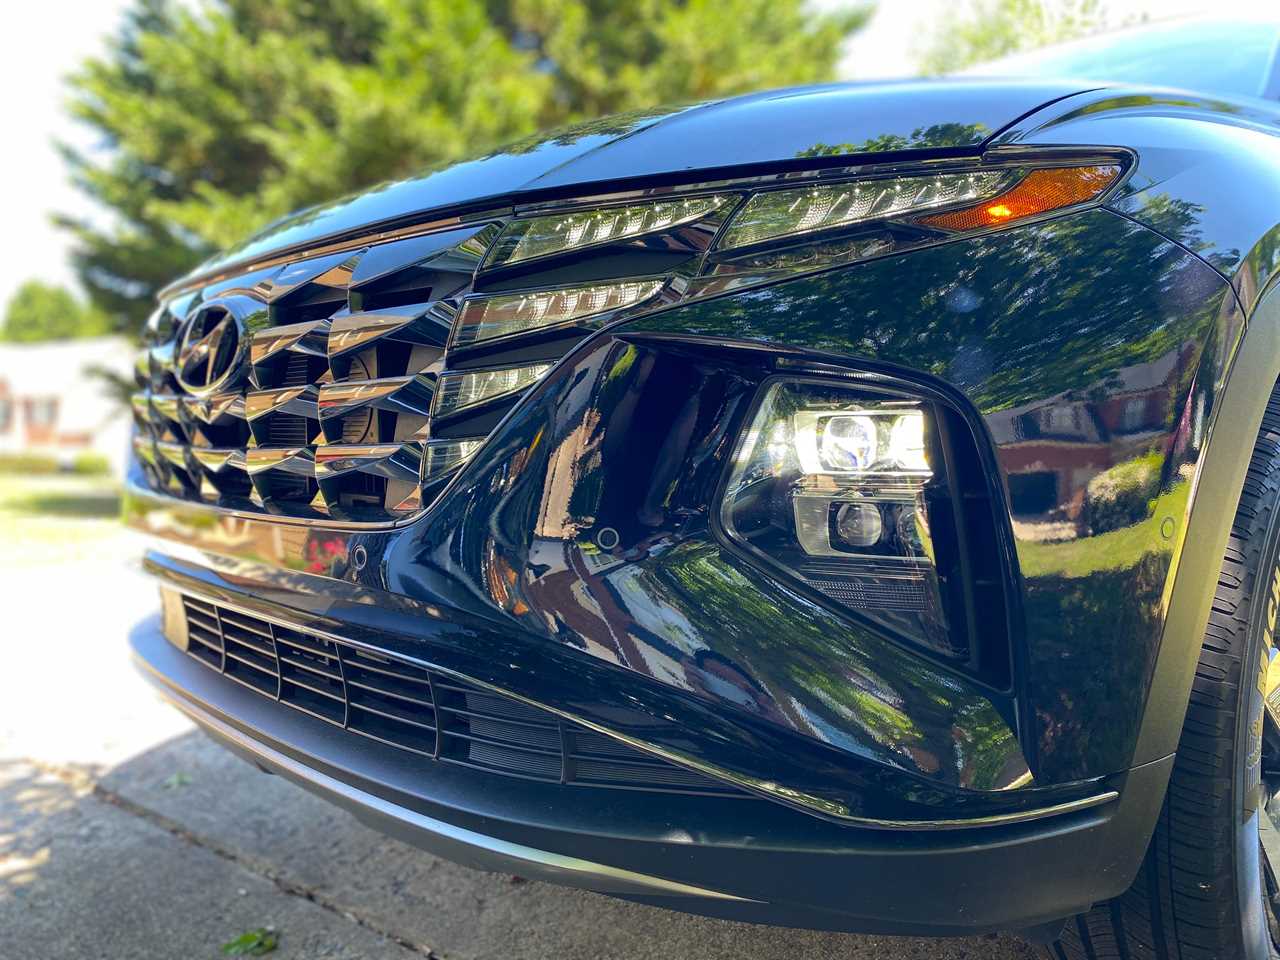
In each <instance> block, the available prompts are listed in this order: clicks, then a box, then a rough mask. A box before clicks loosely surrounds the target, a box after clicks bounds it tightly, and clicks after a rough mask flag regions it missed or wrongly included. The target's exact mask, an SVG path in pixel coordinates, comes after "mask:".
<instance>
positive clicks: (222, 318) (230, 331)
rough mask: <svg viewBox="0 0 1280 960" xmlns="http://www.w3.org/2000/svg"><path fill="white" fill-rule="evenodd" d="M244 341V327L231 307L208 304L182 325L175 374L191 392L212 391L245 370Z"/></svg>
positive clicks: (179, 381) (198, 393) (205, 392)
mask: <svg viewBox="0 0 1280 960" xmlns="http://www.w3.org/2000/svg"><path fill="white" fill-rule="evenodd" d="M244 343H245V337H244V328H243V327H242V326H241V325H240V321H239V320H238V319H237V318H236V317H235V316H234V315H233V314H232V313H231V311H230V310H228V309H227V308H226V307H224V306H221V305H219V304H207V305H205V306H203V307H201V308H200V309H199V310H197V311H196V312H195V313H194V314H193V315H192V316H191V318H190V319H189V320H187V321H186V323H185V324H184V325H183V327H182V331H181V333H180V334H179V336H178V349H177V357H176V358H175V361H174V377H175V378H176V379H177V381H178V383H179V384H180V385H181V386H182V388H183V389H184V390H186V391H187V392H188V393H193V394H196V395H197V396H200V395H203V394H208V393H213V392H214V391H216V390H218V389H220V388H221V387H224V386H226V385H227V384H228V383H229V382H230V381H231V380H233V379H234V378H235V377H237V376H238V375H239V374H240V373H241V372H242V367H243V363H242V361H243V355H244V350H243V346H244Z"/></svg>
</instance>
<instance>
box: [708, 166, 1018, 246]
mask: <svg viewBox="0 0 1280 960" xmlns="http://www.w3.org/2000/svg"><path fill="white" fill-rule="evenodd" d="M1018 173H1019V172H1018V171H1014V170H986V171H972V172H968V173H940V174H935V175H933V176H923V177H921V176H917V177H895V178H892V179H887V180H853V181H848V182H845V183H831V184H816V185H814V186H809V187H803V188H800V189H797V190H770V191H767V192H765V193H757V194H756V195H755V196H753V197H752V198H751V199H750V200H749V201H748V202H747V204H746V206H745V207H743V208H742V210H741V211H740V212H739V213H738V214H737V216H735V217H734V218H733V220H732V222H730V224H729V228H728V229H727V230H726V231H725V235H724V237H723V239H722V240H721V242H720V247H721V248H722V249H730V248H733V247H745V246H749V245H751V244H754V243H762V242H764V241H766V240H775V239H778V238H779V237H787V236H792V235H794V234H803V233H813V232H815V231H818V230H831V229H834V228H836V227H847V226H851V225H853V224H858V223H865V222H868V221H872V220H884V219H888V218H891V217H898V216H901V215H902V214H905V213H910V212H914V211H918V210H930V209H933V208H935V207H940V206H950V205H953V204H957V203H968V202H972V201H974V200H977V199H980V198H983V197H991V196H994V195H995V194H997V193H998V192H999V191H1000V190H1001V189H1003V188H1004V187H1006V186H1007V185H1008V184H1009V183H1010V182H1012V181H1013V180H1014V179H1016V177H1017V176H1018Z"/></svg>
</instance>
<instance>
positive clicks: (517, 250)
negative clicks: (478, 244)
mask: <svg viewBox="0 0 1280 960" xmlns="http://www.w3.org/2000/svg"><path fill="white" fill-rule="evenodd" d="M731 199H733V196H732V195H724V194H721V195H718V196H710V197H689V198H687V199H681V200H655V201H652V202H649V203H637V204H631V205H629V206H624V207H601V208H600V209H597V210H581V211H575V212H572V213H561V214H556V215H554V216H550V217H531V218H529V219H527V220H515V221H513V222H512V223H511V224H510V226H508V227H507V229H506V230H504V231H503V233H502V236H501V237H499V238H498V242H497V244H496V245H495V246H494V249H493V252H492V253H491V254H490V255H489V260H488V262H487V263H486V264H485V265H486V266H488V267H496V266H500V265H503V264H511V263H519V262H520V261H523V260H534V259H537V258H539V257H549V256H551V255H552V254H555V253H564V252H565V251H567V250H580V249H582V248H584V247H592V246H596V245H597V244H601V243H613V242H616V241H618V240H628V239H631V238H633V237H640V236H644V235H645V234H648V233H657V232H658V231H660V230H669V229H671V228H672V227H675V226H679V225H680V224H682V223H692V222H693V221H694V220H700V219H702V218H703V217H705V216H707V214H709V213H712V212H713V211H715V210H718V209H719V208H720V207H722V206H724V205H725V204H726V203H728V202H729V201H730V200H731Z"/></svg>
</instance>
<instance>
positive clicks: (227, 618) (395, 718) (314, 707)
mask: <svg viewBox="0 0 1280 960" xmlns="http://www.w3.org/2000/svg"><path fill="white" fill-rule="evenodd" d="M183 609H184V612H185V614H186V625H187V639H188V645H187V652H188V653H189V654H190V655H191V656H193V657H194V658H195V659H197V660H199V661H200V662H201V663H203V664H205V665H206V666H209V667H211V668H213V669H214V670H217V671H218V672H219V673H221V674H222V675H223V676H225V677H228V678H229V679H231V680H234V681H236V682H237V683H240V684H243V685H244V686H246V687H249V688H250V689H252V690H256V691H257V692H258V693H260V694H262V695H264V696H266V697H269V698H271V699H274V700H276V701H278V702H280V703H283V704H285V705H287V706H290V707H293V708H294V709H295V710H301V711H302V712H303V713H308V714H310V715H311V716H313V717H318V718H319V719H321V720H325V721H327V722H329V723H332V724H334V725H335V726H340V727H343V728H344V729H346V730H349V731H350V732H351V733H355V734H359V735H360V736H363V737H368V738H369V739H370V740H377V741H378V742H380V743H385V744H387V745H389V746H392V747H396V748H397V749H400V750H405V751H407V752H409V753H413V754H417V755H419V756H422V757H428V758H431V759H434V760H440V761H442V762H445V763H455V764H460V765H463V766H468V767H474V768H478V769H482V770H487V771H489V772H491V773H498V774H503V775H506V776H512V777H523V778H526V779H531V780H542V781H546V782H548V783H564V784H571V785H576V786H592V787H612V788H621V789H630V790H651V791H660V792H667V793H683V794H711V795H716V796H746V795H747V794H745V793H743V792H742V791H739V790H737V789H736V788H734V787H732V786H729V785H726V784H722V783H720V782H718V781H716V780H712V779H711V778H709V777H705V776H703V775H702V774H699V773H696V772H694V771H692V770H686V769H685V768H683V767H678V766H675V765H674V764H670V763H667V762H666V761H664V760H660V759H657V758H655V757H651V756H649V755H648V754H645V753H641V752H640V751H638V750H635V749H633V748H631V747H629V746H627V745H626V744H624V743H621V742H619V741H617V740H614V739H613V738H611V737H608V736H605V735H603V734H599V733H596V732H594V731H592V730H588V729H586V728H584V727H581V726H579V725H577V724H575V723H572V722H569V721H565V720H562V719H560V718H559V717H557V716H556V715H554V714H552V713H549V712H547V711H545V710H540V709H538V708H537V707H531V706H528V705H526V704H524V703H521V702H519V701H517V700H513V699H512V698H510V697H507V696H503V695H502V694H498V693H493V692H490V691H488V690H483V689H481V688H479V687H476V686H473V685H472V684H469V683H466V682H463V681H460V680H454V679H452V678H450V677H446V676H444V675H443V674H439V673H436V672H434V671H430V670H425V669H423V668H422V667H419V666H416V665H414V664H411V663H408V662H406V661H403V660H400V659H397V658H394V657H390V656H387V655H385V654H381V653H373V652H371V651H368V650H363V649H359V648H357V647H355V646H353V645H350V644H346V643H341V642H336V641H333V640H330V639H328V638H325V637H321V636H318V635H316V634H312V633H307V632H304V631H301V630H295V629H292V628H289V627H284V626H281V625H280V624H277V623H272V622H269V621H266V620H261V619H259V618H257V617H254V616H250V615H249V614H245V613H241V612H239V611H237V610H231V609H228V608H226V607H222V606H216V605H214V604H211V603H208V602H206V601H204V600H198V599H196V598H194V597H184V598H183Z"/></svg>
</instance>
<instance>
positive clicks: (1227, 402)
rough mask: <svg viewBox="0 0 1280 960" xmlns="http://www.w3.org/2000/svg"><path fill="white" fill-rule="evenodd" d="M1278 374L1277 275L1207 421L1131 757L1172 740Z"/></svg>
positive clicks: (1160, 750)
mask: <svg viewBox="0 0 1280 960" xmlns="http://www.w3.org/2000/svg"><path fill="white" fill-rule="evenodd" d="M1278 379H1280V283H1276V282H1273V283H1271V284H1270V285H1269V286H1268V287H1267V288H1266V290H1265V291H1264V293H1263V294H1262V296H1261V298H1260V299H1259V300H1258V305H1257V307H1256V308H1255V309H1254V311H1253V314H1252V316H1250V317H1249V319H1248V322H1247V325H1246V327H1245V331H1244V334H1243V336H1242V337H1241V339H1240V343H1239V346H1238V348H1237V350H1236V354H1235V357H1234V359H1233V361H1232V363H1231V366H1230V369H1229V373H1228V376H1227V382H1226V385H1225V387H1224V388H1223V390H1222V393H1221V395H1220V401H1219V404H1218V408H1217V412H1216V413H1215V414H1214V415H1213V418H1212V423H1211V424H1210V429H1209V436H1208V441H1207V444H1206V448H1205V453H1204V462H1203V463H1202V465H1201V467H1200V470H1199V472H1198V474H1197V476H1196V481H1195V486H1194V487H1193V489H1192V492H1191V498H1190V500H1189V502H1188V510H1187V519H1186V522H1185V523H1184V525H1183V530H1182V537H1181V539H1180V540H1179V542H1178V544H1177V549H1175V551H1174V556H1175V557H1176V558H1177V559H1176V561H1175V562H1176V568H1175V570H1174V572H1173V576H1172V577H1170V579H1169V586H1168V589H1167V593H1166V598H1165V605H1166V608H1167V610H1168V614H1167V616H1166V618H1165V626H1164V632H1163V634H1162V635H1161V640H1160V648H1159V653H1158V654H1157V657H1156V662H1155V670H1154V673H1153V675H1152V681H1151V688H1150V693H1149V694H1148V697H1147V704H1146V709H1145V710H1144V711H1143V717H1142V725H1141V726H1140V727H1139V731H1138V742H1137V745H1136V747H1135V750H1134V757H1133V762H1134V764H1135V765H1139V764H1143V763H1147V762H1149V761H1151V760H1156V759H1159V758H1162V757H1166V756H1168V755H1169V754H1171V753H1173V752H1174V751H1175V750H1176V749H1177V747H1178V738H1179V735H1180V734H1181V731H1182V722H1183V719H1184V718H1185V716H1186V712H1187V704H1188V702H1189V701H1190V699H1191V683H1192V680H1193V679H1194V678H1195V671H1196V663H1197V661H1198V659H1199V656H1200V646H1201V643H1202V640H1203V638H1204V631H1205V628H1206V627H1207V625H1208V623H1209V611H1210V608H1211V606H1212V604H1213V596H1214V591H1215V588H1216V586H1217V583H1218V569H1219V565H1220V564H1221V562H1222V559H1221V558H1222V555H1223V553H1224V552H1225V551H1226V549H1227V539H1228V535H1229V534H1230V531H1231V524H1232V522H1233V520H1234V518H1235V514H1236V508H1237V507H1238V506H1239V504H1240V494H1241V491H1242V490H1243V489H1244V480H1245V474H1246V473H1247V472H1248V469H1249V457H1250V455H1251V453H1252V452H1253V445H1254V442H1255V441H1256V440H1257V437H1258V431H1259V430H1260V429H1261V428H1262V415H1263V413H1264V412H1265V410H1266V406H1267V400H1268V398H1269V396H1270V393H1271V386H1272V384H1274V383H1275V382H1276V381H1277V380H1278Z"/></svg>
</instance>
